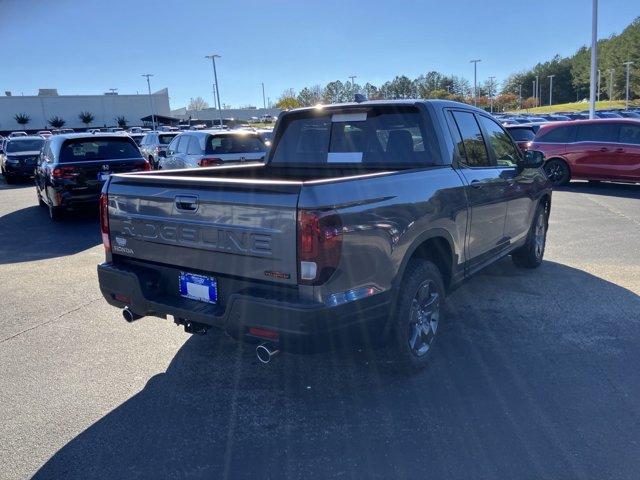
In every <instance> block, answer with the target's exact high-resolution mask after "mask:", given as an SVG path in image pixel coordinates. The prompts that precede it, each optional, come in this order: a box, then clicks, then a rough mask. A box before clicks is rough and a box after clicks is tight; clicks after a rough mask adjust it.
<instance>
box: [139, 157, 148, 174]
mask: <svg viewBox="0 0 640 480" xmlns="http://www.w3.org/2000/svg"><path fill="white" fill-rule="evenodd" d="M140 170H142V171H143V172H148V171H149V170H151V164H150V163H149V161H148V160H145V161H144V163H143V164H142V168H141V169H140Z"/></svg>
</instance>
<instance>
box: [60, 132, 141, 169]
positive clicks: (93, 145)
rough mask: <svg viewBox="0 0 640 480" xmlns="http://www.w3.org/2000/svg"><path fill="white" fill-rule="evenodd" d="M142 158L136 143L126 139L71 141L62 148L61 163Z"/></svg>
mask: <svg viewBox="0 0 640 480" xmlns="http://www.w3.org/2000/svg"><path fill="white" fill-rule="evenodd" d="M141 156H142V155H141V154H140V150H138V147H137V146H136V144H135V143H134V141H133V140H131V139H130V138H125V137H123V138H104V139H97V138H88V139H85V138H78V139H71V140H67V141H65V142H64V144H63V145H62V147H61V148H60V163H71V162H89V161H92V160H123V159H130V158H138V157H141Z"/></svg>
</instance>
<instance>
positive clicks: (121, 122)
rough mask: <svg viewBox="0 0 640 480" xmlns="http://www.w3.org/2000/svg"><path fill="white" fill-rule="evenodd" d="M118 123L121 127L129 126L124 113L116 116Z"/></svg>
mask: <svg viewBox="0 0 640 480" xmlns="http://www.w3.org/2000/svg"><path fill="white" fill-rule="evenodd" d="M116 123H117V124H118V126H119V127H120V128H127V125H128V122H127V119H126V118H124V115H123V116H120V117H116Z"/></svg>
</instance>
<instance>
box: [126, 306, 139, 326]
mask: <svg viewBox="0 0 640 480" xmlns="http://www.w3.org/2000/svg"><path fill="white" fill-rule="evenodd" d="M122 316H123V318H124V319H125V320H126V321H127V322H129V323H132V322H135V321H136V320H138V319H139V318H142V315H138V314H136V313H133V312H132V311H131V310H130V309H129V307H124V308H123V309H122Z"/></svg>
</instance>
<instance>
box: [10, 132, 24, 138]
mask: <svg viewBox="0 0 640 480" xmlns="http://www.w3.org/2000/svg"><path fill="white" fill-rule="evenodd" d="M26 136H27V132H11V133H10V134H9V138H14V137H26Z"/></svg>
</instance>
